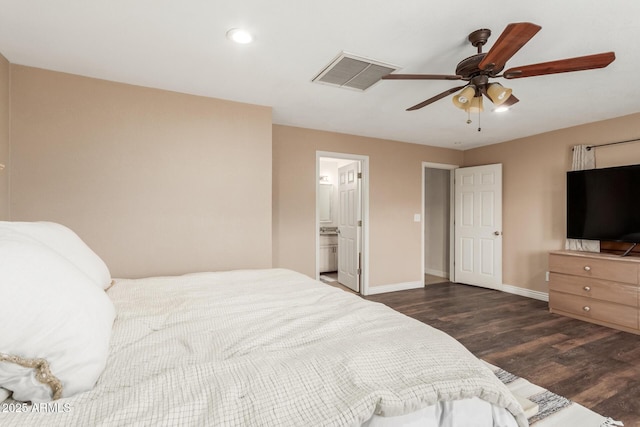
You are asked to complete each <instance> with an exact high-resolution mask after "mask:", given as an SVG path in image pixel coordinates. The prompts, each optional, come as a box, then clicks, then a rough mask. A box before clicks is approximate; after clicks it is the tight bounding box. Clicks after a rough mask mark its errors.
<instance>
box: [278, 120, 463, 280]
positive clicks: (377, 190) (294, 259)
mask: <svg viewBox="0 0 640 427" xmlns="http://www.w3.org/2000/svg"><path fill="white" fill-rule="evenodd" d="M316 151H329V152H338V153H348V154H357V155H366V156H369V175H370V176H369V182H370V193H369V251H370V266H369V274H370V277H369V279H370V280H369V285H370V286H377V285H388V284H396V283H404V282H413V281H420V280H421V279H422V271H421V264H422V260H421V253H422V250H421V247H420V245H421V236H420V234H421V225H420V223H419V222H414V221H413V215H414V214H416V213H420V212H421V211H422V207H421V203H422V183H421V180H422V170H421V168H422V162H423V161H427V162H435V163H448V164H461V162H462V157H463V154H462V152H461V151H456V150H450V149H445V148H434V147H427V146H424V145H416V144H407V143H400V142H395V141H387V140H381V139H374V138H366V137H359V136H353V135H345V134H338V133H332V132H324V131H316V130H310V129H302V128H295V127H288V126H279V125H274V126H273V242H274V247H273V248H274V249H273V264H274V266H277V267H285V268H292V269H294V270H298V271H300V272H302V273H305V274H307V275H310V276H312V277H315V268H316V267H315V259H316V255H315V236H316V234H317V230H316V228H315V188H316V163H315V162H316Z"/></svg>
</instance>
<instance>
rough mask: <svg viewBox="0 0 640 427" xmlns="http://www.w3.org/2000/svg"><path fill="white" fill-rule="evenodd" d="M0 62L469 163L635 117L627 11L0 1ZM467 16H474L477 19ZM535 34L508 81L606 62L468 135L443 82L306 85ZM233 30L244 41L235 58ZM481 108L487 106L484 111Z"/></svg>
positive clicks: (635, 59) (556, 5)
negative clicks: (494, 147)
mask: <svg viewBox="0 0 640 427" xmlns="http://www.w3.org/2000/svg"><path fill="white" fill-rule="evenodd" d="M0 10H1V13H0V52H1V53H2V54H3V55H4V56H5V57H6V58H7V59H8V60H9V61H10V62H12V63H14V64H21V65H29V66H33V67H40V68H46V69H50V70H56V71H64V72H68V73H73V74H79V75H84V76H91V77H97V78H102V79H107V80H113V81H118V82H125V83H131V84H135V85H141V86H149V87H155V88H162V89H167V90H173V91H178V92H185V93H190V94H198V95H203V96H210V97H215V98H222V99H228V100H234V101H240V102H246V103H252V104H259V105H266V106H271V107H273V121H274V123H277V124H284V125H292V126H300V127H306V128H313V129H323V130H330V131H337V132H344V133H350V134H356V135H365V136H372V137H379V138H385V139H392V140H399V141H406V142H413V143H419V144H427V145H434V146H442V147H449V148H456V149H468V148H472V147H477V146H481V145H487V144H493V143H497V142H501V141H506V140H511V139H515V138H519V137H524V136H527V135H533V134H538V133H542V132H546V131H550V130H554V129H559V128H564V127H569V126H575V125H579V124H582V123H587V122H592V121H597V120H603V119H607V118H612V117H617V116H622V115H626V114H631V113H636V112H638V111H640V101H639V100H640V85H638V84H637V82H636V81H635V78H636V77H637V75H636V71H637V70H640V55H639V54H638V53H637V52H638V39H637V37H639V36H640V24H639V21H638V17H639V16H640V1H636V0H609V1H606V2H605V1H602V0H563V1H558V0H537V1H528V2H519V1H513V0H493V1H488V2H479V1H474V2H471V1H466V0H458V1H455V2H449V1H438V2H435V1H427V0H400V1H390V0H385V1H381V0H347V1H345V0H324V1H321V2H318V1H308V0H268V1H265V0H244V1H240V0H233V1H232V0H208V1H206V0H180V1H177V0H89V1H88V0H56V1H51V0H0ZM475 10H479V12H476V11H475ZM522 21H528V22H533V23H536V24H538V25H541V26H542V30H540V32H539V33H538V34H537V35H536V36H535V37H534V38H533V39H532V40H531V41H530V42H529V43H528V44H527V45H525V46H524V47H523V48H522V49H521V50H520V51H519V52H518V53H516V55H515V56H514V57H513V58H512V59H511V60H510V61H509V62H508V63H507V68H509V67H513V66H520V65H527V64H530V63H538V62H545V61H551V60H556V59H562V58H566V57H575V56H582V55H589V54H594V53H600V52H606V51H615V53H616V57H617V58H616V60H615V61H614V62H613V63H612V64H611V65H609V67H607V68H604V69H599V70H590V71H580V72H574V73H564V74H557V75H552V76H538V77H531V78H524V79H514V80H503V81H502V83H503V84H505V86H508V87H511V88H512V89H513V93H514V95H516V96H517V97H518V98H519V99H520V102H519V103H518V104H516V106H514V108H513V109H512V110H511V111H509V112H507V113H504V114H497V113H492V112H490V108H486V109H485V112H484V113H482V115H481V125H482V131H481V132H478V131H477V125H478V118H477V116H474V117H472V120H473V122H474V123H472V124H471V125H467V124H466V123H465V122H466V119H467V116H466V113H464V112H463V111H461V110H458V109H457V108H455V107H454V106H453V104H452V102H451V100H450V99H449V97H447V98H445V99H442V100H440V101H437V102H436V103H434V104H432V105H429V106H427V107H425V108H423V109H421V110H418V111H413V112H407V111H405V109H406V108H407V107H410V106H412V105H414V104H416V103H418V102H421V101H423V100H425V99H427V98H430V97H431V96H433V95H435V94H437V93H440V92H442V91H444V90H446V89H448V88H451V87H454V86H459V83H460V82H456V81H382V82H378V83H377V84H375V85H374V86H373V87H371V88H369V89H368V90H367V91H365V92H358V91H354V90H348V89H341V88H335V87H331V86H327V85H321V84H316V83H311V79H312V78H313V77H314V76H315V75H316V74H317V73H318V72H320V71H321V70H322V69H323V67H324V66H325V65H327V64H328V63H329V62H330V61H331V60H332V59H333V58H334V57H336V56H337V55H338V54H339V53H340V52H341V51H346V52H349V53H353V54H356V55H360V56H365V57H369V58H372V59H376V60H379V61H383V62H388V63H392V64H396V65H399V66H401V67H402V69H401V70H399V71H398V72H402V73H428V74H454V73H455V67H456V64H457V63H458V62H459V61H460V60H462V59H464V58H466V57H468V56H471V55H473V54H475V53H476V49H475V48H474V47H472V46H471V44H470V43H469V42H468V41H467V36H468V34H469V33H470V32H472V31H474V30H476V29H479V28H489V29H491V30H492V32H493V35H492V37H491V38H490V39H489V42H488V43H487V46H486V47H485V49H484V51H485V52H486V51H487V50H488V49H489V48H490V47H491V45H492V43H493V42H494V41H495V40H496V39H497V38H498V35H499V34H500V33H501V32H502V30H503V29H504V27H505V26H506V25H507V24H508V23H510V22H522ZM233 27H243V28H246V29H248V30H250V31H251V32H253V33H254V35H255V42H254V43H252V44H249V45H237V44H234V43H232V42H230V41H229V40H227V39H226V37H225V33H226V31H227V30H228V29H230V28H233ZM489 107H490V105H489Z"/></svg>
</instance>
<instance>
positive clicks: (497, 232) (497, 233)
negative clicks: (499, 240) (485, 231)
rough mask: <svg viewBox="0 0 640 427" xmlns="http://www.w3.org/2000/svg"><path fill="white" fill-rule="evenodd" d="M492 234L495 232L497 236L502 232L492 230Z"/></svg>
mask: <svg viewBox="0 0 640 427" xmlns="http://www.w3.org/2000/svg"><path fill="white" fill-rule="evenodd" d="M493 234H495V235H496V236H499V235H501V234H502V233H501V232H499V231H494V232H493Z"/></svg>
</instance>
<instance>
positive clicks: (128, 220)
mask: <svg viewBox="0 0 640 427" xmlns="http://www.w3.org/2000/svg"><path fill="white" fill-rule="evenodd" d="M11 68H12V81H11V85H12V87H11V89H12V106H11V113H12V118H11V146H12V147H11V149H12V175H11V209H12V211H11V219H12V220H16V221H18V220H51V221H57V222H60V223H63V224H65V225H67V226H69V227H71V228H72V229H74V230H76V232H77V233H78V234H79V235H80V236H81V237H82V238H83V239H84V240H85V241H86V242H87V243H88V244H89V245H90V246H91V247H92V248H94V250H95V251H96V252H97V253H98V254H99V255H100V256H101V257H102V258H103V259H104V260H105V261H106V263H107V264H108V265H109V267H110V269H111V272H112V275H113V276H114V277H141V276H150V275H163V274H179V273H185V272H193V271H203V270H225V269H233V268H249V267H270V266H271V262H272V253H271V248H272V242H271V210H272V208H271V162H270V161H269V160H268V159H270V158H271V109H270V108H266V107H259V106H252V105H246V104H240V103H234V102H228V101H221V100H216V99H211V98H204V97H197V96H191V95H184V94H179V93H174V92H167V91H162V90H156V89H148V88H142V87H137V86H130V85H125V84H120V83H113V82H107V81H103V80H96V79H91V78H85V77H79V76H74V75H69V74H63V73H57V72H52V71H46V70H41V69H35V68H30V67H24V66H16V65H12V66H11Z"/></svg>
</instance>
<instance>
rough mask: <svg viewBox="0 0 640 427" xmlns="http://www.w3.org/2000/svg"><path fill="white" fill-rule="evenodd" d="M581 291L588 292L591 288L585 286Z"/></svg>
mask: <svg viewBox="0 0 640 427" xmlns="http://www.w3.org/2000/svg"><path fill="white" fill-rule="evenodd" d="M582 289H584V290H585V291H587V292H589V291H590V290H591V286H585V287H584V288H582Z"/></svg>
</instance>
